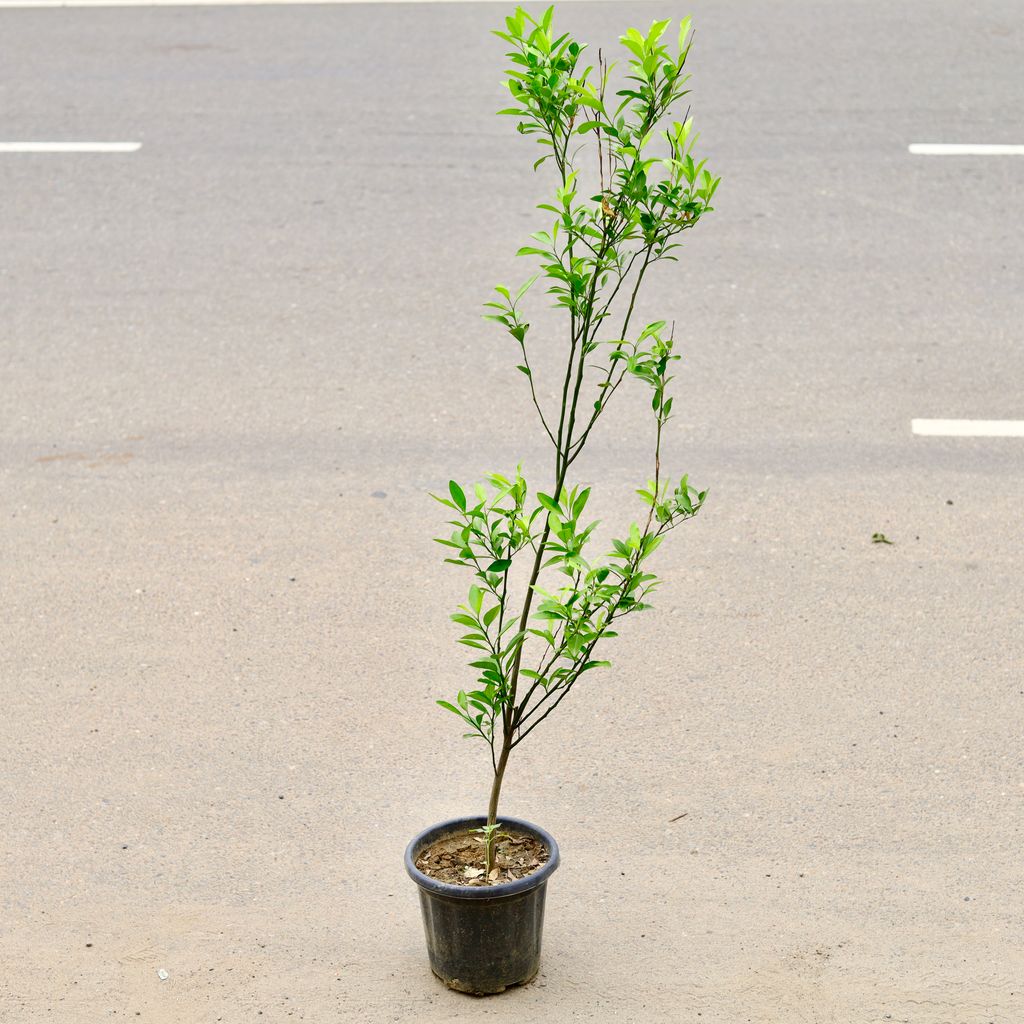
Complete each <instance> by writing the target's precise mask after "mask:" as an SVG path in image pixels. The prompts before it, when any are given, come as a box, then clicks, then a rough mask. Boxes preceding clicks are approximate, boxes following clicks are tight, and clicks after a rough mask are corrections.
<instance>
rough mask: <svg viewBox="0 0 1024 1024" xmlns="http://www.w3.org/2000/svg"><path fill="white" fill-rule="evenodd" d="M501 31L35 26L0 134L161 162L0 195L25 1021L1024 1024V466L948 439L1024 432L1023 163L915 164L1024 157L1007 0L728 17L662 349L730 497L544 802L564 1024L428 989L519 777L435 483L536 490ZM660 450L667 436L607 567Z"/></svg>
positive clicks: (24, 173) (484, 26)
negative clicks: (955, 429)
mask: <svg viewBox="0 0 1024 1024" xmlns="http://www.w3.org/2000/svg"><path fill="white" fill-rule="evenodd" d="M505 13H507V12H506V10H505V8H504V6H503V5H500V4H475V3H464V4H452V5H446V4H416V5H402V4H397V5H341V6H315V7H314V6H310V7H301V6H256V7H234V8H227V7H224V8H218V7H181V8H159V9H155V8H144V7H139V8H125V9H95V10H82V9H67V10H7V9H5V10H0V126H2V128H0V142H17V141H25V140H28V141H57V142H59V141H75V140H78V141H82V140H85V141H133V142H139V143H141V148H139V149H138V150H137V151H135V152H126V153H60V154H56V153H46V154H31V153H0V187H2V196H3V198H2V210H3V215H2V218H0V313H2V316H0V431H2V433H0V481H2V486H0V571H2V576H0V587H2V607H0V624H2V625H0V633H2V643H0V687H2V690H0V693H2V708H3V711H2V715H0V767H2V771H0V807H2V812H3V829H2V834H0V852H2V869H0V870H2V873H0V900H2V918H0V956H2V962H3V970H2V972H0V1019H2V1020H3V1021H4V1022H10V1024H29V1022H32V1024H34V1022H36V1021H54V1022H59V1024H63V1022H69V1024H78V1022H90V1024H91V1022H95V1021H101V1020H102V1021H107V1020H123V1019H128V1020H141V1021H144V1022H145V1021H151V1022H152V1021H159V1022H173V1024H182V1022H207V1021H209V1022H214V1021H225V1022H236V1021H237V1022H246V1024H252V1022H255V1021H257V1020H259V1021H275V1022H276V1021H281V1022H285V1021H291V1020H296V1021H298V1020H306V1021H315V1022H326V1021H346V1022H349V1021H351V1022H364V1021H366V1022H377V1021H403V1022H405V1021H413V1020H425V1021H432V1022H433V1021H460V1022H464V1021H474V1022H475V1021H483V1020H491V1019H497V1018H499V1017H502V1018H513V1019H515V1020H517V1021H520V1022H523V1024H529V1022H535V1021H536V1022H549V1021H558V1022H570V1021H596V1022H606V1021H614V1022H633V1021H636V1022H644V1024H646V1022H650V1021H672V1022H676V1021H687V1022H691V1024H698V1022H699V1024H743V1022H756V1024H778V1022H783V1021H784V1022H786V1024H791V1022H792V1024H796V1022H808V1024H811V1022H814V1024H817V1022H821V1024H861V1022H863V1024H874V1022H884V1021H889V1020H891V1021H904V1022H912V1024H945V1022H952V1024H987V1022H998V1024H1019V1022H1020V1021H1021V1020H1022V1019H1024V954H1022V949H1024V909H1022V903H1021V895H1020V894H1021V882H1022V878H1021V858H1020V849H1021V842H1022V838H1024V836H1022V821H1024V763H1022V753H1021V750H1022V747H1021V742H1022V736H1024V672H1022V661H1021V613H1022V583H1021V581H1022V578H1024V556H1022V551H1021V536H1022V523H1024V516H1022V512H1021V509H1022V504H1024V439H1020V438H947V437H918V436H915V435H914V434H913V433H912V432H911V420H912V419H914V418H920V417H923V418H948V419H981V420H988V419H995V420H1020V419H1024V396H1022V386H1021V385H1022V381H1024V346H1022V323H1024V288H1022V281H1021V267H1022V255H1024V241H1022V235H1021V231H1020V224H1021V220H1022V212H1024V210H1022V207H1024V157H1015V156H1001V157H996V156H992V157H988V156H958V157H942V156H935V157H931V156H916V155H912V154H911V153H910V152H909V151H908V146H909V145H910V144H912V143H915V142H917V143H942V142H948V143H1008V144H1020V143H1024V125H1022V124H1021V119H1020V109H1021V80H1020V67H1021V58H1022V55H1024V28H1022V26H1021V20H1020V10H1019V6H1018V5H1017V4H1016V3H1014V2H1011V0H1005V2H988V3H979V4H974V5H967V6H965V5H962V4H954V3H952V2H942V3H926V2H923V0H914V2H908V3H900V4H890V3H883V2H881V0H871V2H852V3H844V4H841V5H840V4H831V5H823V4H816V3H810V2H793V3H758V4H754V3H740V2H736V0H723V2H717V3H707V2H705V3H700V4H695V5H694V9H693V14H694V18H695V25H696V31H697V37H696V46H695V49H694V51H693V55H692V70H693V72H694V79H693V86H694V92H693V94H692V97H691V99H692V102H693V111H694V115H695V117H696V119H697V123H698V125H699V128H700V130H701V132H702V140H701V146H702V149H703V152H704V153H705V154H706V155H707V156H708V158H709V160H710V161H711V165H712V166H713V168H714V169H715V171H716V172H717V173H719V174H721V176H722V178H723V184H722V186H721V189H720V192H719V195H718V197H717V199H718V202H717V204H716V205H717V210H716V212H715V213H714V214H713V215H712V216H711V217H709V218H708V219H707V221H705V222H704V223H702V224H701V226H700V229H699V230H698V231H696V232H694V233H693V234H692V235H691V236H690V241H689V244H688V247H687V251H686V254H685V257H684V259H683V261H682V262H681V263H680V264H679V265H678V266H677V267H671V266H669V267H668V268H667V269H660V271H659V274H658V275H657V277H656V278H655V280H654V282H653V283H652V286H651V292H650V293H649V296H648V299H647V308H645V309H644V312H645V313H649V314H650V316H651V318H654V317H655V316H665V317H667V318H672V317H675V318H677V320H678V321H679V327H678V330H677V338H679V339H680V341H681V344H682V348H683V351H684V353H685V355H686V362H685V364H683V367H682V369H681V376H680V379H679V381H678V385H679V389H678V392H677V393H678V395H679V397H678V398H677V400H676V407H677V411H678V412H679V414H680V415H679V417H678V418H677V419H676V420H675V421H674V422H673V423H672V424H671V429H670V431H669V435H668V437H667V438H666V441H665V462H666V465H667V467H668V468H669V469H670V471H673V472H676V473H681V472H688V473H690V475H691V478H692V479H693V480H694V481H695V482H696V483H698V484H699V485H700V486H709V487H710V488H711V497H710V499H709V502H708V505H707V507H706V509H705V511H704V512H702V514H701V516H700V517H699V518H698V519H697V520H696V521H694V522H693V523H691V524H689V525H687V526H686V527H685V528H684V529H682V530H680V531H679V533H678V534H676V535H674V536H673V537H672V543H670V544H666V545H664V546H663V548H662V549H661V551H660V552H659V554H658V558H659V568H660V570H661V572H662V573H663V575H664V577H665V578H666V580H667V583H666V586H665V587H664V589H663V591H662V592H661V594H660V598H659V600H658V601H657V608H656V610H655V611H653V612H651V613H650V614H648V615H646V616H644V617H642V619H640V620H635V621H633V622H632V623H631V624H630V625H629V628H628V629H627V630H626V631H625V633H624V635H623V636H622V637H621V638H620V639H619V640H617V641H614V646H613V647H611V648H609V650H608V655H609V656H610V657H612V658H613V660H614V662H615V667H614V669H613V670H612V671H610V672H607V671H606V672H605V673H603V674H598V673H594V674H593V675H592V676H591V677H590V678H589V679H588V680H587V683H586V687H585V688H584V687H583V686H582V684H581V687H580V689H579V690H577V691H576V692H575V693H574V695H573V699H572V700H571V701H568V702H566V704H565V705H564V706H563V709H564V713H560V714H559V715H558V716H554V717H552V718H551V719H549V720H548V721H547V722H546V723H545V724H544V726H543V728H542V729H538V731H537V732H536V733H535V734H534V736H533V738H532V739H531V742H530V743H529V744H525V745H524V746H523V747H521V748H519V749H518V750H517V752H516V753H517V755H521V756H518V757H517V759H516V760H514V761H513V762H512V764H511V767H510V769H509V776H508V779H507V782H506V791H505V800H504V805H503V806H504V808H505V811H506V813H508V814H516V815H519V816H521V817H526V818H529V819H532V820H535V821H537V822H538V823H540V824H543V825H544V826H545V827H547V828H548V829H549V830H551V831H552V832H553V833H554V834H555V835H556V836H557V837H558V839H559V841H560V843H561V845H562V853H563V866H562V867H561V868H560V870H559V871H558V873H557V874H556V875H555V876H554V878H553V880H552V883H551V886H550V892H549V907H548V922H547V928H546V934H545V952H544V963H543V967H542V971H541V975H540V976H539V978H538V980H537V981H536V982H535V983H534V984H532V985H530V986H528V987H526V988H523V989H521V990H516V991H513V992H510V993H508V994H506V995H505V996H503V997H500V998H498V999H492V1000H484V1001H479V1000H473V999H471V998H468V997H465V996H460V995H457V994H454V993H450V992H448V991H447V990H445V989H444V988H443V987H442V986H441V985H440V984H439V983H438V982H436V981H435V979H434V978H433V977H432V976H431V975H430V973H429V971H428V970H427V967H426V961H425V953H424V948H423V939H422V933H421V925H420V921H419V910H418V907H417V901H416V896H415V891H414V888H413V886H412V884H411V882H410V881H409V880H408V879H407V878H406V877H405V875H404V872H403V868H402V860H401V856H402V850H403V847H404V845H405V843H406V842H407V840H408V839H409V838H410V837H411V836H412V835H413V834H414V833H415V832H416V831H418V830H419V829H421V828H423V827H425V826H426V825H428V824H430V823H431V822H434V821H438V820H442V819H444V818H447V817H452V816H455V815H458V814H463V813H470V812H477V811H479V810H481V808H482V806H483V804H484V802H485V799H486V790H487V786H488V777H487V775H488V771H489V768H488V765H487V764H486V761H485V758H484V757H483V756H482V754H481V751H480V750H479V749H477V748H476V747H474V746H473V745H471V744H469V743H468V742H466V741H463V740H462V739H461V738H460V735H459V733H460V730H459V729H458V728H457V727H456V726H455V724H453V721H451V720H449V716H447V715H446V714H445V713H444V712H442V711H441V710H439V709H438V708H437V707H436V706H435V704H434V701H435V700H436V699H437V698H439V697H450V696H451V695H452V693H453V692H454V691H455V690H457V689H458V688H459V687H460V686H462V685H465V683H466V681H467V676H466V670H465V669H464V668H463V667H462V666H463V660H464V659H463V657H462V655H461V654H460V649H459V648H457V647H456V645H455V644H454V642H453V641H454V638H455V636H456V635H457V633H456V630H457V627H455V626H453V625H452V624H451V623H448V622H447V618H446V615H447V612H448V611H449V610H452V609H453V607H454V605H455V603H457V602H458V601H459V600H461V599H462V596H463V586H464V584H465V581H464V580H463V579H462V578H461V577H460V576H459V574H458V571H457V570H454V569H451V567H447V566H444V565H442V564H441V562H440V556H439V550H440V549H438V548H437V546H436V545H434V544H432V543H431V539H430V538H431V537H433V536H434V535H435V533H436V531H437V530H438V529H439V527H440V521H441V516H440V512H441V510H440V509H439V508H438V506H436V505H435V504H434V503H433V502H432V501H431V500H430V499H429V497H428V491H430V490H432V489H435V488H439V487H443V486H444V485H445V483H446V481H447V480H448V479H449V477H452V476H454V477H456V478H458V479H461V480H470V479H473V478H475V477H479V476H482V475H483V474H484V473H485V472H487V471H489V470H492V469H503V470H507V469H509V468H511V467H513V466H514V465H515V463H516V462H517V461H519V460H522V461H523V462H524V464H525V466H526V469H527V471H528V472H529V473H530V475H531V479H533V481H534V482H535V484H536V486H538V487H541V488H542V489H543V486H544V484H546V483H549V481H548V480H547V474H548V473H549V471H550V470H549V463H550V459H549V458H548V456H547V454H546V452H545V450H544V448H543V445H542V444H541V440H542V436H541V434H540V431H539V429H538V427H537V426H536V424H535V422H534V420H533V418H532V417H531V415H530V408H529V405H528V404H527V401H528V398H527V395H526V394H525V393H524V391H523V384H524V382H523V380H522V378H521V376H520V375H519V374H517V373H516V371H515V369H514V364H515V362H516V361H517V360H516V358H515V353H514V351H512V350H511V349H510V348H509V345H508V344H507V342H506V339H503V338H502V337H501V335H500V333H498V331H497V329H492V328H491V327H490V325H486V324H484V323H483V322H482V321H481V320H480V318H479V313H480V305H481V303H482V302H483V301H485V300H486V299H487V298H488V295H489V291H490V288H491V286H492V285H493V284H495V283H498V282H506V283H508V282H512V281H515V280H522V279H523V278H525V276H527V274H528V273H529V268H528V267H526V266H525V265H524V261H522V260H520V261H519V262H518V263H517V262H516V261H515V260H514V258H513V256H512V254H513V253H514V252H515V250H516V248H517V247H518V246H519V245H521V244H524V242H525V240H526V238H527V236H528V234H529V232H531V231H533V230H537V229H538V228H539V227H542V226H543V222H542V219H541V217H542V215H540V214H538V213H537V212H536V211H535V210H534V209H533V204H534V203H536V202H538V201H542V200H543V199H545V198H546V197H547V195H548V193H549V190H550V185H551V182H550V178H549V177H546V176H545V175H544V172H543V169H542V170H541V171H540V172H538V173H537V174H536V175H534V174H533V173H532V172H531V170H530V164H531V163H532V160H533V159H534V152H533V149H532V146H531V144H530V142H529V141H528V140H525V139H523V138H521V137H519V136H518V135H516V134H515V132H514V131H513V130H512V125H511V124H510V122H509V120H508V119H504V118H497V117H495V116H494V111H496V110H497V109H498V108H499V107H500V106H502V105H503V102H502V94H501V90H500V86H499V82H500V69H501V66H502V63H501V62H502V57H501V53H502V44H501V43H500V42H499V41H498V40H496V39H494V38H493V37H491V36H489V34H488V30H489V29H490V28H492V27H494V26H496V25H498V24H500V21H501V18H502V17H503V15H504V14H505ZM682 13H687V12H686V11H684V10H682V9H676V8H674V7H672V6H671V5H668V6H666V5H663V4H648V3H635V4H632V3H631V4H625V3H604V4H587V3H578V4H567V5H564V6H563V7H562V9H561V10H560V11H559V14H558V18H559V21H560V23H562V24H563V25H565V26H567V27H571V28H572V29H573V30H574V31H575V32H576V33H577V34H578V35H579V36H580V37H581V38H582V39H584V40H589V41H590V42H591V43H592V44H594V45H595V47H596V45H597V44H603V45H605V46H612V45H613V40H614V38H615V37H616V36H617V35H618V34H619V32H620V31H621V30H622V29H623V28H624V27H626V26H627V25H628V24H641V25H643V26H646V25H647V24H648V23H649V22H650V21H651V20H652V19H654V18H655V17H664V16H668V15H675V16H677V15H678V14H682ZM538 316H539V317H540V315H539V314H538ZM542 321H543V317H540V319H539V320H538V322H542ZM551 391H552V389H551V388H549V389H548V390H547V391H543V388H542V394H543V395H545V396H548V395H550V394H551ZM649 450H650V436H649V424H648V419H647V415H646V414H645V409H644V403H643V399H642V396H640V395H637V394H634V395H633V396H632V398H629V399H627V400H625V401H623V402H622V403H621V404H620V405H619V406H618V407H617V408H615V409H613V411H611V412H610V413H609V419H608V420H607V421H606V422H604V424H603V429H602V430H601V431H600V432H598V433H597V434H596V435H595V438H594V441H593V443H592V446H591V451H590V455H589V457H588V459H587V460H581V462H580V463H579V464H578V465H579V466H580V478H581V479H582V480H584V481H586V482H588V483H591V484H593V485H594V488H595V490H594V499H593V500H594V501H595V503H596V506H597V510H598V511H599V512H600V513H603V514H604V517H605V519H606V520H607V521H608V523H609V526H612V525H616V524H619V523H620V522H622V520H623V516H627V517H628V515H629V514H630V513H629V511H628V510H629V508H630V504H631V500H632V491H633V488H634V487H636V486H638V485H639V484H641V483H642V482H643V480H644V479H645V478H646V475H647V473H648V465H647V462H648V459H649ZM878 532H880V533H884V534H885V535H886V536H887V537H888V538H889V539H890V540H891V541H892V542H893V543H892V545H882V544H872V542H871V537H872V534H874V533H878ZM673 819H675V820H673ZM160 971H164V972H166V974H167V977H166V978H165V979H163V978H161V975H160V974H159V973H158V972H160Z"/></svg>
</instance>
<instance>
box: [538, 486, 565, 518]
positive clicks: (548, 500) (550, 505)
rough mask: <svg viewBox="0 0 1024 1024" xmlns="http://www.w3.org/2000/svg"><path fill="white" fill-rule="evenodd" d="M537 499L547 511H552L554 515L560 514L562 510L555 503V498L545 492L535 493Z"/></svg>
mask: <svg viewBox="0 0 1024 1024" xmlns="http://www.w3.org/2000/svg"><path fill="white" fill-rule="evenodd" d="M537 500H538V501H539V502H540V503H541V504H542V505H543V506H544V507H545V508H546V509H547V510H548V511H549V512H554V513H555V515H561V513H562V510H561V509H560V508H559V507H558V505H557V504H556V503H555V499H554V498H552V497H550V496H548V495H547V494H541V493H540V492H539V491H538V493H537Z"/></svg>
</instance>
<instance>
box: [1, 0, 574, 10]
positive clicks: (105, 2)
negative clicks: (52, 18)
mask: <svg viewBox="0 0 1024 1024" xmlns="http://www.w3.org/2000/svg"><path fill="white" fill-rule="evenodd" d="M480 2H485V3H499V2H500V3H505V4H507V3H508V0H0V9H3V8H5V7H262V6H272V5H281V6H287V5H290V4H301V5H303V6H305V5H307V4H321V5H327V4H338V5H342V4H361V3H372V4H392V3H480ZM562 2H563V3H568V2H570V0H562ZM573 2H574V0H573Z"/></svg>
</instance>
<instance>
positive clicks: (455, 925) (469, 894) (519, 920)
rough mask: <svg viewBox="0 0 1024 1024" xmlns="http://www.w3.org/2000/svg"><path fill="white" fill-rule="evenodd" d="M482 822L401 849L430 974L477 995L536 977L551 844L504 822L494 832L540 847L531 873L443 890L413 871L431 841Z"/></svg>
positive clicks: (554, 857)
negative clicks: (523, 836)
mask: <svg viewBox="0 0 1024 1024" xmlns="http://www.w3.org/2000/svg"><path fill="white" fill-rule="evenodd" d="M486 823H487V819H486V818H483V817H477V818H456V819H455V820H453V821H445V822H442V823H441V824H440V825H433V826H431V827H430V828H428V829H425V830H424V831H423V832H421V833H420V834H419V835H418V836H416V838H415V839H413V841H412V842H411V843H410V844H409V845H408V847H407V848H406V851H405V870H406V871H408V872H409V877H410V878H412V880H413V881H414V882H415V883H416V884H417V885H418V886H419V890H420V907H421V909H422V911H423V926H424V928H425V930H426V933H427V953H428V955H429V957H430V968H431V970H432V971H433V972H434V973H435V974H436V975H437V976H438V977H439V978H440V979H441V980H442V981H443V982H444V983H445V984H446V985H447V986H448V987H449V988H453V989H456V990H457V991H459V992H470V993H472V994H473V995H481V996H482V995H493V994H494V993H496V992H503V991H504V990H505V989H506V988H509V987H510V986H511V985H523V984H525V983H526V982H528V981H530V980H531V979H532V978H533V977H534V975H535V974H536V973H537V970H538V968H539V967H540V940H541V932H542V930H543V928H544V896H545V893H546V891H547V884H548V878H550V877H551V874H552V872H553V871H554V870H555V868H557V867H558V844H557V843H556V842H555V840H554V839H553V838H552V837H551V836H550V835H548V833H547V832H545V831H544V829H542V828H538V827H537V826H536V825H531V824H530V822H528V821H521V820H519V819H518V818H506V817H502V818H501V824H502V826H504V827H505V828H508V829H510V830H511V829H514V830H515V831H517V832H525V833H527V834H529V835H532V836H533V837H535V838H536V839H539V840H540V841H541V842H542V843H543V844H544V845H545V846H546V847H547V848H548V859H547V861H546V862H545V863H544V864H542V865H541V866H540V867H539V868H538V869H537V870H536V871H535V872H534V873H533V874H531V875H527V876H526V877H525V878H518V879H516V880H515V881H512V882H502V883H501V884H499V885H487V886H471V885H450V884H448V883H446V882H439V881H436V880H435V879H433V878H431V877H430V876H429V875H425V874H424V873H423V872H422V871H420V870H419V868H417V867H416V861H417V860H418V859H419V856H420V854H421V853H422V852H423V851H424V850H425V849H426V848H427V847H428V846H430V845H431V844H432V843H436V842H437V841H438V840H439V839H445V838H447V837H448V836H454V835H457V834H458V833H460V832H465V831H467V830H468V829H471V828H479V827H480V826H481V825H485V824H486Z"/></svg>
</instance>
